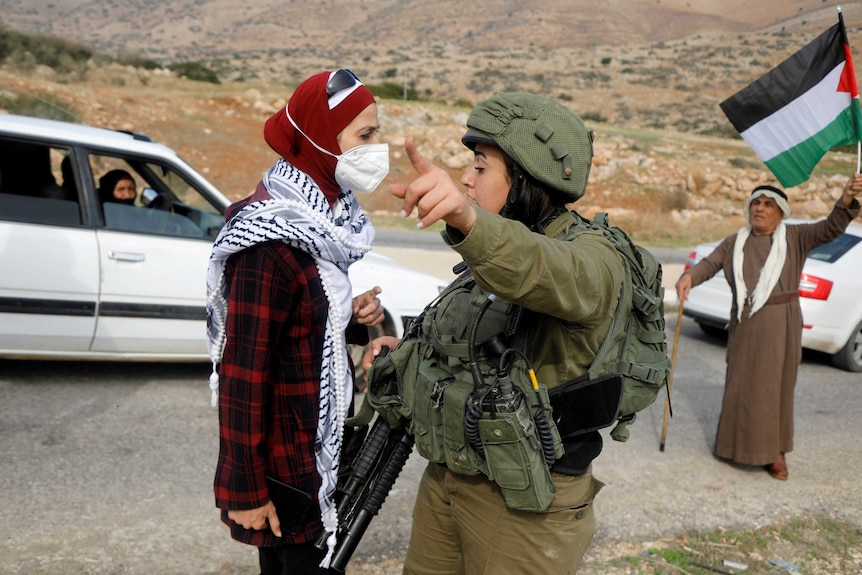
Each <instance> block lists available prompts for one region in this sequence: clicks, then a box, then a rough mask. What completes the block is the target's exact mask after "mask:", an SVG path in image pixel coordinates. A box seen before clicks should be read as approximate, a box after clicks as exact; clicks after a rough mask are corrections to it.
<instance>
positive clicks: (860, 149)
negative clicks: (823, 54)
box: [836, 5, 862, 174]
mask: <svg viewBox="0 0 862 575" xmlns="http://www.w3.org/2000/svg"><path fill="white" fill-rule="evenodd" d="M836 8H837V9H838V25H839V26H840V28H841V39H842V40H843V41H844V45H845V46H847V50H848V51H849V49H850V39H849V38H848V37H847V28H846V27H845V26H844V13H843V12H842V11H841V6H840V5H838V6H836ZM855 76H856V74H853V80H854V81H855V80H856V78H855ZM859 137H860V135H858V134H857V140H856V173H857V174H859V173H862V140H860V139H859Z"/></svg>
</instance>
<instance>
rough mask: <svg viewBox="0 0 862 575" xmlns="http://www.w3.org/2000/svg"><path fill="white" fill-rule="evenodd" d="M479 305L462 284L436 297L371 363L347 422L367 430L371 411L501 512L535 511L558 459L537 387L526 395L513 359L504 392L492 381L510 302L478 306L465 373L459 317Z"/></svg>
mask: <svg viewBox="0 0 862 575" xmlns="http://www.w3.org/2000/svg"><path fill="white" fill-rule="evenodd" d="M487 300H488V298H487V294H486V293H484V292H482V291H481V290H480V289H479V288H478V287H476V286H475V284H473V283H472V282H470V283H469V284H466V285H462V287H460V288H458V289H454V290H452V291H450V292H448V293H446V294H444V296H443V297H442V298H441V301H440V303H439V305H437V306H434V307H431V308H430V309H428V310H426V312H425V315H424V317H423V320H422V324H421V327H420V328H419V329H416V330H415V331H412V332H411V334H414V335H415V337H408V338H407V339H404V340H403V341H402V342H401V344H399V346H398V347H397V348H396V349H394V350H392V351H391V352H390V353H388V354H381V356H380V357H378V358H377V359H376V360H375V361H374V364H373V366H372V367H371V369H370V370H369V372H368V389H367V393H366V395H365V399H364V402H363V405H362V407H361V409H360V412H359V414H357V416H356V417H354V418H352V419H351V420H350V421H349V422H348V423H350V424H352V425H357V424H361V423H367V421H369V420H370V419H371V416H373V412H375V411H376V412H377V413H378V414H379V415H380V416H381V417H383V418H384V419H385V420H386V421H387V422H388V423H389V425H390V426H391V427H392V428H393V429H398V428H406V429H407V431H408V433H410V434H411V435H413V438H414V441H415V446H416V449H417V451H418V452H419V453H420V455H422V456H423V457H425V458H426V459H428V460H429V461H433V462H435V463H440V464H443V465H446V466H447V467H448V468H449V469H450V470H451V471H453V472H456V473H461V474H465V475H478V474H482V475H485V476H486V477H488V478H489V479H491V480H492V481H494V482H496V483H497V485H498V486H499V487H500V489H501V490H502V492H503V496H504V498H505V502H506V505H507V506H508V507H509V508H511V509H517V510H521V511H537V512H538V511H544V510H546V509H547V508H548V506H549V505H550V503H551V500H552V499H553V496H554V493H555V491H556V489H555V487H554V483H553V481H552V479H551V474H550V471H549V466H550V465H551V464H552V463H553V461H554V460H556V459H558V458H559V457H561V456H562V455H563V451H564V450H563V444H562V441H561V439H560V435H559V433H558V432H557V428H556V426H555V425H554V423H553V419H552V417H551V403H550V400H549V398H548V392H547V389H546V387H545V386H543V385H540V386H539V389H538V390H534V389H533V387H532V384H531V382H530V379H529V375H528V373H527V369H526V368H525V366H524V365H523V362H521V361H518V360H516V361H514V362H513V364H512V366H511V369H510V370H509V371H508V372H507V373H506V374H505V379H506V383H507V386H501V382H500V381H499V379H500V374H499V373H498V371H499V362H500V354H501V352H502V351H503V350H504V349H506V347H507V345H508V342H509V340H510V339H511V335H512V333H511V331H512V326H511V323H512V315H513V308H514V306H512V305H511V304H508V303H506V302H503V301H501V300H498V301H494V302H493V303H492V304H491V305H486V308H487V309H484V308H483V310H482V315H483V321H482V322H481V324H480V325H478V326H477V328H478V329H477V330H476V331H477V332H478V333H479V334H480V337H481V338H482V339H481V340H480V341H481V342H482V343H480V344H478V345H476V346H475V347H474V349H475V350H476V357H475V358H474V359H475V360H476V364H477V365H474V366H473V369H471V362H470V346H469V345H468V332H469V329H468V328H469V325H468V324H469V323H470V322H468V321H465V318H473V317H475V316H476V315H477V309H478V308H479V307H480V306H481V305H482V304H483V302H487ZM465 324H466V325H465ZM477 378H479V379H480V380H481V381H479V382H478V383H477ZM504 388H505V390H504Z"/></svg>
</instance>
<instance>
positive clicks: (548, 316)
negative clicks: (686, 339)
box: [404, 209, 624, 575]
mask: <svg viewBox="0 0 862 575" xmlns="http://www.w3.org/2000/svg"><path fill="white" fill-rule="evenodd" d="M476 212H477V217H476V222H475V224H474V226H473V229H472V230H471V232H470V233H469V235H468V236H466V237H465V236H463V234H461V233H460V232H458V231H457V230H454V229H451V228H447V230H446V233H445V234H444V239H446V241H447V243H448V244H449V245H450V246H451V247H452V248H453V249H454V250H455V251H457V252H458V253H459V254H460V255H461V256H462V257H463V258H464V261H465V262H466V263H467V264H468V266H469V267H470V270H471V272H472V275H473V278H474V279H475V280H476V283H477V284H478V286H479V287H481V288H482V289H484V290H486V291H488V292H491V293H494V294H496V295H497V296H498V297H499V298H501V299H503V300H506V301H508V302H510V303H513V304H517V305H521V306H523V307H525V308H528V309H530V310H533V311H535V312H539V315H538V318H537V320H536V324H535V326H534V329H533V330H531V332H530V333H531V336H530V338H529V340H528V342H527V344H526V347H525V353H526V355H527V357H528V359H529V361H530V363H531V364H532V367H533V369H534V370H535V372H536V375H537V377H538V379H539V381H540V382H541V383H542V384H544V385H547V386H548V387H549V388H552V387H554V386H556V385H559V384H560V383H562V382H564V381H566V380H570V379H572V378H575V377H577V376H580V375H583V374H584V373H586V372H587V370H588V368H589V365H590V363H591V362H592V359H593V357H594V356H595V354H596V352H597V351H598V349H599V347H600V345H601V344H602V341H603V339H604V337H605V334H606V333H607V331H608V328H609V326H610V324H611V320H612V316H613V313H614V310H615V308H616V305H617V299H618V297H619V293H620V285H621V283H622V281H623V277H624V275H623V273H624V272H623V268H622V262H621V260H620V256H619V254H618V252H617V251H616V249H615V248H614V246H613V245H612V244H611V243H610V242H609V241H608V240H606V239H605V238H604V237H603V235H602V234H601V233H598V232H595V233H594V232H582V233H579V234H578V235H577V236H576V237H575V238H574V239H568V238H569V235H568V234H567V231H568V227H569V226H571V225H572V224H573V223H574V219H573V218H572V216H571V215H570V214H563V215H562V216H559V217H558V218H557V219H556V220H554V221H553V222H552V223H551V224H550V225H549V226H548V227H547V228H546V235H542V234H538V233H534V232H531V231H530V230H529V229H528V228H527V227H526V226H524V225H523V224H521V223H519V222H516V221H513V220H510V219H506V218H503V217H501V216H498V215H495V214H491V213H488V212H486V211H484V210H481V209H477V210H476ZM471 319H472V318H470V317H464V318H463V322H465V323H468V322H470V321H471ZM450 321H451V318H450ZM418 400H419V398H417V401H418ZM417 409H418V406H417ZM586 435H587V437H586V438H583V437H582V438H579V439H578V441H577V442H571V443H569V444H567V445H566V446H565V447H566V453H565V455H564V456H563V458H562V459H561V460H560V461H559V462H558V464H557V465H554V467H553V469H552V479H553V482H554V485H555V487H556V493H555V494H554V497H553V500H552V501H551V504H550V507H548V508H547V509H546V510H545V511H543V512H538V513H537V512H526V511H517V510H512V509H510V508H508V507H507V506H506V503H505V501H504V498H503V496H502V494H501V491H500V489H499V487H498V486H497V485H496V484H495V483H494V482H493V481H491V480H489V479H488V478H487V477H485V476H484V475H464V474H460V473H455V472H453V471H452V470H451V469H449V468H447V467H446V466H445V465H439V464H436V463H429V466H428V468H427V469H426V472H425V474H424V476H423V478H422V482H421V484H420V487H419V493H418V495H417V500H416V505H415V509H414V519H413V531H412V533H411V540H410V545H409V548H408V554H407V558H406V560H405V567H404V573H405V574H410V575H418V574H426V573H427V574H430V573H453V574H454V573H459V574H460V573H464V574H466V575H470V574H473V573H534V572H543V573H555V574H564V573H574V572H575V571H576V570H577V567H578V564H579V563H580V560H581V558H582V556H583V554H584V552H585V551H586V548H587V545H588V544H589V542H590V541H591V539H592V537H593V534H594V531H595V522H594V518H593V511H592V501H593V498H594V496H595V494H596V493H597V492H598V490H599V489H600V488H601V485H602V484H601V483H600V482H598V481H596V480H595V479H593V477H592V473H591V468H590V461H591V460H592V459H593V458H594V457H595V456H596V455H598V453H599V451H600V450H601V437H600V436H599V435H598V433H597V432H593V433H592V434H586ZM558 470H562V471H564V472H565V473H557V471H558Z"/></svg>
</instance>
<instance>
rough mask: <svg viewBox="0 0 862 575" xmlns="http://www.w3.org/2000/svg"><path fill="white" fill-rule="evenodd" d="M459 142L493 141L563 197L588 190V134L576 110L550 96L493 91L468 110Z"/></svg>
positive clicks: (590, 148)
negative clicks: (465, 126) (465, 129)
mask: <svg viewBox="0 0 862 575" xmlns="http://www.w3.org/2000/svg"><path fill="white" fill-rule="evenodd" d="M461 141H462V142H463V143H464V145H465V146H467V147H468V148H470V149H475V147H476V144H477V143H488V144H494V145H495V146H497V147H499V148H500V149H501V150H503V151H504V152H506V154H508V155H509V157H511V158H512V159H513V160H514V161H515V163H517V164H518V165H519V166H521V167H522V168H523V169H524V170H525V171H526V172H527V173H529V174H530V175H531V176H532V177H533V178H535V179H537V180H539V181H540V182H542V183H544V184H546V185H547V186H549V187H551V188H553V189H555V190H557V191H559V192H560V193H561V194H562V195H563V196H564V198H565V199H566V201H567V202H574V201H575V200H577V199H579V198H580V197H581V196H583V195H584V192H585V191H586V189H587V177H588V176H589V175H590V166H591V165H592V161H593V142H592V133H591V132H590V131H589V130H587V128H586V127H585V126H584V122H583V120H581V119H580V118H579V117H578V116H577V115H576V114H575V113H574V112H572V111H571V110H569V109H568V108H567V107H565V106H563V105H562V104H559V103H558V102H556V101H554V100H552V99H550V98H545V97H543V96H538V95H536V94H528V93H525V92H509V93H501V94H497V95H495V96H492V97H490V98H488V99H487V100H485V101H483V102H480V103H479V104H477V105H476V107H475V108H473V111H472V112H470V117H469V118H467V133H466V134H464V136H463V137H462V138H461Z"/></svg>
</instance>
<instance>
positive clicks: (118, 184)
mask: <svg viewBox="0 0 862 575" xmlns="http://www.w3.org/2000/svg"><path fill="white" fill-rule="evenodd" d="M137 197H138V190H137V187H136V185H135V179H134V178H133V177H132V175H131V174H130V173H129V172H127V171H125V170H111V171H110V172H108V173H106V174H105V175H104V176H102V177H101V178H99V201H100V202H101V203H103V204H104V203H105V202H115V203H118V204H125V205H127V206H133V205H135V199H137Z"/></svg>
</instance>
